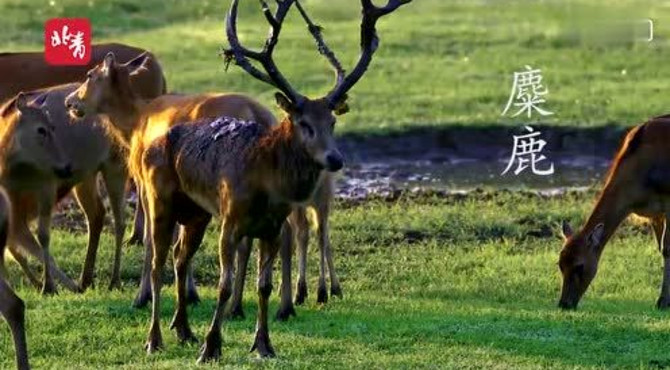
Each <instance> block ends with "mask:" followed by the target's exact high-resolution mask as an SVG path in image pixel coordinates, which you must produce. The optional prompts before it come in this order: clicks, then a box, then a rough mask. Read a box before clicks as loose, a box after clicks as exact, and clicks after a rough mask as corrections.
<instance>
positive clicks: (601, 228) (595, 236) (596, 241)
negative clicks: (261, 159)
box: [589, 222, 605, 247]
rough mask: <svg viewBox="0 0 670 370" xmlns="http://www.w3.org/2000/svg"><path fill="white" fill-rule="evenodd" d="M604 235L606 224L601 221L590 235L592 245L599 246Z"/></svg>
mask: <svg viewBox="0 0 670 370" xmlns="http://www.w3.org/2000/svg"><path fill="white" fill-rule="evenodd" d="M603 236H605V224H603V223H602V222H601V223H599V224H598V225H596V227H594V228H593V231H591V234H590V235H589V242H590V244H591V247H599V246H600V244H601V243H602V241H603Z"/></svg>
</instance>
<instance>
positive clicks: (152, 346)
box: [144, 330, 163, 355]
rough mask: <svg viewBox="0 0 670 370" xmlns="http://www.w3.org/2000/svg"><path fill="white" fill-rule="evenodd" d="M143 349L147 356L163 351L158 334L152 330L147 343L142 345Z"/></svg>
mask: <svg viewBox="0 0 670 370" xmlns="http://www.w3.org/2000/svg"><path fill="white" fill-rule="evenodd" d="M144 349H145V350H146V351H147V354H149V355H150V354H152V353H156V352H158V351H160V350H161V349H163V337H162V336H161V334H160V332H156V331H154V330H152V331H151V333H149V339H147V343H146V344H145V345H144Z"/></svg>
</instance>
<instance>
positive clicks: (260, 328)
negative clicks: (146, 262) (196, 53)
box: [116, 0, 409, 361]
mask: <svg viewBox="0 0 670 370" xmlns="http://www.w3.org/2000/svg"><path fill="white" fill-rule="evenodd" d="M293 2H294V1H292V0H291V1H288V0H287V1H282V2H278V7H277V10H276V13H275V14H274V15H273V14H272V13H271V12H270V10H269V8H268V6H267V4H265V3H264V2H263V5H264V6H263V10H264V14H265V15H266V18H267V19H268V20H269V22H270V24H271V34H270V36H269V38H268V40H267V42H266V44H265V48H264V50H263V51H262V52H252V51H250V50H248V49H245V48H243V47H242V46H241V45H240V44H239V42H238V40H237V36H236V17H237V6H238V1H237V0H235V1H233V3H232V6H231V10H230V13H229V15H228V21H227V35H228V39H229V42H230V44H231V47H232V49H231V50H230V51H228V52H227V53H228V55H231V56H232V57H233V58H235V60H236V62H237V64H238V65H240V66H242V67H243V68H244V69H245V70H246V71H248V72H249V73H251V74H252V75H253V76H254V77H256V78H259V79H260V80H262V81H264V82H267V83H269V84H271V85H273V86H275V87H276V88H278V89H279V90H281V91H282V93H283V94H282V93H277V95H276V97H277V102H278V104H279V105H280V107H281V108H282V109H283V110H284V111H285V112H286V113H287V117H286V118H285V119H284V120H282V122H281V123H280V124H279V125H273V122H266V121H258V122H255V121H246V120H242V119H239V118H231V117H220V118H217V119H204V120H199V121H194V122H187V123H183V124H179V125H176V126H173V127H172V128H171V129H169V131H168V132H167V133H165V131H164V132H163V134H162V135H156V134H155V133H156V132H158V130H157V129H151V130H147V129H146V128H147V127H149V125H148V124H147V123H146V122H144V127H140V128H134V129H132V128H131V129H130V130H129V131H131V132H132V138H131V140H130V142H131V155H130V167H131V170H132V172H133V174H134V176H136V178H137V179H139V180H140V181H139V183H140V184H141V187H142V189H143V190H142V192H141V194H142V195H143V198H144V202H145V206H146V207H145V208H146V209H147V210H148V213H149V219H150V220H151V225H150V227H149V229H150V231H151V235H152V247H153V263H152V273H151V282H152V296H153V297H152V302H153V304H152V320H151V328H150V331H149V338H148V341H147V350H148V351H149V352H154V351H156V350H157V349H159V348H161V347H162V335H161V330H160V322H159V313H160V289H161V279H160V277H161V270H162V267H163V265H164V263H165V260H166V258H167V253H168V251H169V247H170V241H171V239H172V230H173V228H174V226H175V224H176V223H179V224H181V225H182V226H183V228H184V232H183V234H182V238H181V245H180V246H179V248H177V249H175V253H176V258H175V260H176V263H175V270H176V275H177V295H178V308H177V311H176V312H175V316H174V319H173V323H172V327H173V328H175V329H176V330H177V335H178V337H179V338H180V340H181V341H189V340H193V339H194V336H193V334H192V332H191V330H190V327H189V324H188V319H187V311H186V302H185V293H186V289H185V281H186V276H185V275H186V271H187V266H188V265H189V262H190V259H191V258H192V256H193V254H194V253H195V251H196V250H197V248H198V247H199V245H200V242H201V240H202V235H203V233H204V230H205V227H206V226H207V224H208V223H209V220H210V219H211V217H212V215H215V216H218V217H220V218H221V219H222V220H223V225H222V232H221V238H220V259H221V269H222V270H221V279H220V290H219V299H218V303H217V307H216V310H215V314H214V318H213V320H212V324H211V327H210V330H209V332H208V334H207V336H206V341H205V344H204V346H203V349H202V352H201V356H200V361H209V360H214V359H218V357H219V356H220V351H221V333H220V326H221V323H222V320H223V314H224V307H225V305H226V302H227V301H228V299H229V298H230V296H231V294H232V290H233V287H232V280H233V279H232V277H233V271H234V269H233V264H234V262H233V260H234V258H235V254H236V248H237V245H238V244H239V243H240V241H241V240H242V239H243V238H245V237H246V238H258V239H260V255H259V280H258V293H259V306H260V308H259V314H258V321H257V331H256V340H255V342H254V346H253V347H252V349H256V350H258V352H259V353H260V355H261V356H272V355H274V350H273V349H272V346H271V344H270V339H269V334H268V320H267V308H268V299H269V295H270V293H271V288H272V286H271V278H272V274H271V272H272V264H273V261H274V258H275V257H276V254H277V253H278V251H279V249H280V245H284V246H286V245H289V244H290V242H291V241H290V238H291V230H290V227H289V226H288V224H287V223H286V222H285V220H286V217H287V216H288V215H289V213H290V212H291V211H292V209H293V208H294V207H295V206H298V205H300V204H302V203H303V202H306V201H308V200H309V199H311V197H312V196H313V192H314V191H315V189H316V187H317V186H318V185H319V182H320V181H321V179H322V175H323V172H324V170H325V171H336V170H339V169H340V168H341V167H342V165H343V161H342V157H341V155H340V154H339V152H338V151H337V149H336V148H335V143H334V138H333V135H332V132H333V128H334V123H335V117H334V116H333V113H334V112H340V111H343V110H344V107H345V102H344V100H345V99H346V95H345V94H346V92H347V91H348V90H349V89H350V88H351V87H352V86H353V85H354V84H355V83H356V82H357V81H358V80H359V79H360V77H361V76H362V75H363V73H364V71H365V70H366V69H367V66H368V65H369V63H370V61H371V57H372V54H373V53H374V51H375V49H376V46H377V44H378V39H377V37H376V32H375V24H376V21H377V20H378V19H379V18H380V17H381V16H383V15H386V14H388V13H390V12H392V11H393V10H395V9H396V8H398V7H399V6H400V5H403V4H405V3H408V2H409V1H407V0H404V1H394V0H391V1H389V3H388V4H387V5H386V6H385V7H375V6H373V5H372V3H371V2H369V1H363V2H362V3H363V10H364V13H363V23H362V26H361V34H362V36H363V40H362V43H361V44H362V53H361V58H360V60H359V62H358V64H357V66H356V68H355V69H354V71H353V72H352V73H351V74H349V75H346V76H345V75H344V72H343V71H342V70H341V69H340V70H338V83H337V84H336V86H335V87H334V88H333V90H332V91H331V92H330V93H329V94H328V95H327V96H326V97H324V98H321V99H316V100H313V99H309V98H307V97H304V96H302V95H300V94H298V93H297V92H296V91H295V90H294V89H293V88H292V87H291V86H290V85H289V83H288V81H286V79H285V78H284V77H283V75H282V74H281V73H280V72H279V70H278V69H277V67H276V65H275V64H274V61H273V60H272V52H273V50H274V47H275V45H276V43H277V40H278V37H279V32H280V29H281V24H282V22H283V20H284V17H285V16H286V14H287V12H288V10H289V8H290V7H291V6H292V5H293ZM247 58H251V59H255V60H257V61H258V62H260V63H261V64H262V65H263V67H264V69H265V71H266V72H265V73H264V72H261V71H260V70H258V69H256V68H255V67H253V66H251V64H250V63H249V61H248V59H247ZM244 99H247V100H248V102H249V103H248V104H252V105H256V104H258V103H255V102H254V100H253V99H251V98H246V97H245V98H244ZM231 109H232V108H231ZM230 113H231V114H229V115H230V116H233V117H235V116H237V114H236V112H235V111H234V110H231V112H230ZM273 121H274V120H273ZM141 122H143V121H141ZM116 127H117V128H118V127H123V125H122V124H118V125H117V126H116ZM127 127H134V126H133V125H132V123H131V124H130V125H129V126H127ZM120 130H121V131H123V130H122V129H120ZM282 236H283V241H282Z"/></svg>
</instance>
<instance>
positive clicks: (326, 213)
mask: <svg viewBox="0 0 670 370" xmlns="http://www.w3.org/2000/svg"><path fill="white" fill-rule="evenodd" d="M333 186H334V185H333V181H332V178H331V177H330V176H329V177H328V178H326V179H324V181H323V183H322V185H321V186H320V188H319V193H318V194H317V198H316V202H317V204H316V208H317V219H318V223H319V231H318V233H319V247H320V248H321V250H322V251H323V252H322V253H323V254H324V257H325V259H326V263H327V265H328V273H329V275H330V295H333V296H337V297H340V298H342V288H340V280H339V279H338V278H337V273H336V272H335V263H334V262H333V253H332V249H331V247H330V224H329V219H330V201H331V200H332V194H333ZM319 289H321V288H319Z"/></svg>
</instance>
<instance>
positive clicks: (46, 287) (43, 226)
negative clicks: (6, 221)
mask: <svg viewBox="0 0 670 370" xmlns="http://www.w3.org/2000/svg"><path fill="white" fill-rule="evenodd" d="M54 202H55V199H54V196H52V195H51V194H43V195H42V197H41V200H40V205H39V215H38V223H37V241H38V243H40V246H41V247H42V257H43V261H44V272H43V274H44V275H43V277H42V294H43V295H52V294H56V293H57V290H56V284H55V283H54V280H53V276H52V270H51V269H52V258H51V254H50V253H49V242H50V239H51V210H52V209H53V205H54Z"/></svg>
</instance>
